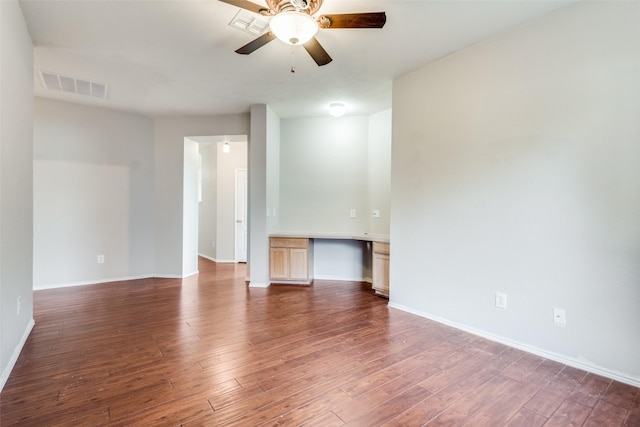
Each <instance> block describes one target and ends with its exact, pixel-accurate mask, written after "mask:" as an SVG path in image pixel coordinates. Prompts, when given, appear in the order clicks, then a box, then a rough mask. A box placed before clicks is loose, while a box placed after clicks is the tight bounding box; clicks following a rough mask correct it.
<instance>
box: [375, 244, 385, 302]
mask: <svg viewBox="0 0 640 427" xmlns="http://www.w3.org/2000/svg"><path fill="white" fill-rule="evenodd" d="M372 252H373V260H372V263H371V264H372V270H373V289H374V291H375V292H376V293H377V294H379V295H383V296H385V297H387V298H389V243H380V242H373V251H372Z"/></svg>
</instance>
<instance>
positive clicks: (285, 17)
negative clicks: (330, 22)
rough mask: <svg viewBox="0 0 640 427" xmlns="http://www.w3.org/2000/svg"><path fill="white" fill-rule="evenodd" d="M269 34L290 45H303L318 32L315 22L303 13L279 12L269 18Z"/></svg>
mask: <svg viewBox="0 0 640 427" xmlns="http://www.w3.org/2000/svg"><path fill="white" fill-rule="evenodd" d="M269 27H270V29H271V32H272V33H273V34H274V35H275V36H276V37H277V38H278V39H279V40H282V41H283V42H285V43H287V44H290V45H298V44H305V43H306V42H308V41H309V40H311V39H312V38H313V36H315V35H316V33H317V32H318V23H317V22H316V20H315V19H314V18H313V17H312V16H310V15H308V14H306V13H303V12H281V13H279V14H277V15H276V16H274V17H273V18H271V22H270V23H269Z"/></svg>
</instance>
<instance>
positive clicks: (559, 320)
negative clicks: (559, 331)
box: [553, 307, 567, 326]
mask: <svg viewBox="0 0 640 427" xmlns="http://www.w3.org/2000/svg"><path fill="white" fill-rule="evenodd" d="M553 323H555V324H556V325H558V326H567V315H566V313H565V312H564V308H558V307H553Z"/></svg>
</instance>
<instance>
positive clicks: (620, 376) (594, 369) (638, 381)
mask: <svg viewBox="0 0 640 427" xmlns="http://www.w3.org/2000/svg"><path fill="white" fill-rule="evenodd" d="M389 307H391V308H395V309H397V310H402V311H406V312H407V313H411V314H415V315H417V316H420V317H424V318H426V319H429V320H433V321H434V322H438V323H442V324H444V325H447V326H451V327H452V328H456V329H460V330H462V331H465V332H469V333H470V334H473V335H477V336H480V337H482V338H486V339H488V340H491V341H495V342H499V343H500V344H504V345H507V346H509V347H513V348H517V349H518V350H522V351H526V352H527V353H531V354H535V355H537V356H540V357H544V358H545V359H550V360H554V361H556V362H559V363H562V364H564V365H568V366H571V367H574V368H577V369H581V370H583V371H587V372H591V373H594V374H597V375H601V376H603V377H606V378H610V379H612V380H615V381H620V382H621V383H625V384H629V385H632V386H634V387H640V378H634V377H631V376H629V375H626V374H624V373H620V372H615V371H612V370H609V369H604V368H602V367H600V366H596V365H592V364H590V363H584V362H583V361H581V360H577V359H574V358H571V357H566V356H563V355H561V354H557V353H554V352H551V351H547V350H544V349H541V348H538V347H533V346H530V345H528V344H524V343H521V342H519V341H513V340H511V339H509V338H505V337H502V336H499V335H494V334H492V333H489V332H485V331H482V330H480V329H476V328H472V327H469V326H466V325H463V324H460V323H456V322H452V321H450V320H447V319H444V318H442V317H438V316H433V315H431V314H428V313H424V312H422V311H418V310H414V309H412V308H410V307H406V306H404V305H402V304H396V303H394V302H389Z"/></svg>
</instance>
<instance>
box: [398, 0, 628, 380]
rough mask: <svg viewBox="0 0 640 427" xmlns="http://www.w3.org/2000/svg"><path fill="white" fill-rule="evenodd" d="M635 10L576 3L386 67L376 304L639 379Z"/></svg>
mask: <svg viewBox="0 0 640 427" xmlns="http://www.w3.org/2000/svg"><path fill="white" fill-rule="evenodd" d="M639 20H640V3H637V2H579V3H578V4H576V5H573V6H570V7H568V8H565V9H561V10H559V11H557V12H554V13H552V14H550V15H548V16H547V17H544V18H542V19H539V20H536V21H532V22H530V23H529V24H527V25H525V26H523V27H521V28H519V29H516V30H514V31H513V32H511V33H509V34H506V35H504V36H502V37H498V38H496V39H494V40H490V41H487V42H485V43H481V44H478V45H476V46H473V47H471V48H469V49H466V50H464V51H461V52H459V53H457V54H454V55H451V56H449V57H447V58H444V59H442V60H440V61H437V62H436V63H433V64H431V65H428V66H426V67H425V68H423V69H420V70H418V71H415V72H413V73H411V74H409V75H406V76H403V77H401V78H398V79H396V80H395V82H394V88H393V93H394V94H393V161H392V179H391V181H392V194H393V196H392V204H391V209H392V212H393V214H392V217H391V254H392V255H391V290H390V292H391V304H392V306H395V307H399V308H403V309H406V310H409V311H413V312H416V313H419V314H422V315H424V316H427V317H432V318H437V319H439V320H442V321H445V322H450V323H453V324H455V325H457V326H461V327H464V328H467V329H470V330H473V331H475V332H477V333H481V334H487V335H489V336H491V337H493V338H497V339H501V340H503V341H505V342H510V343H512V344H515V345H520V346H523V347H526V348H528V349H530V350H533V351H538V352H540V353H542V354H545V355H547V356H549V357H555V358H559V359H560V360H563V361H565V362H568V363H570V364H573V365H574V366H581V367H587V368H588V369H591V370H594V371H596V372H602V373H606V374H607V375H609V376H613V377H614V378H618V379H621V380H623V381H627V382H630V383H633V384H636V385H640V362H639V361H640V339H638V338H639V335H638V325H640V309H639V308H640V286H638V284H639V283H640V263H639V262H638V260H640V222H639V221H638V218H640V168H639V167H638V163H639V162H638V161H639V160H640V144H639V143H638V142H639V141H640V120H638V117H640V98H639V96H638V94H639V93H640V79H639V78H638V76H639V75H640V26H639V25H638V22H639ZM496 291H501V292H505V293H507V294H508V308H507V309H506V310H502V309H498V308H495V307H494V298H495V292H496ZM553 307H560V308H564V309H565V310H566V317H567V325H566V327H564V328H563V327H558V326H554V324H553V322H552V314H551V313H552V308H553Z"/></svg>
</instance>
